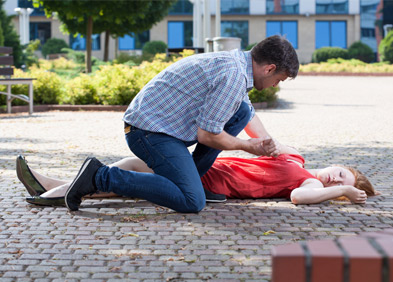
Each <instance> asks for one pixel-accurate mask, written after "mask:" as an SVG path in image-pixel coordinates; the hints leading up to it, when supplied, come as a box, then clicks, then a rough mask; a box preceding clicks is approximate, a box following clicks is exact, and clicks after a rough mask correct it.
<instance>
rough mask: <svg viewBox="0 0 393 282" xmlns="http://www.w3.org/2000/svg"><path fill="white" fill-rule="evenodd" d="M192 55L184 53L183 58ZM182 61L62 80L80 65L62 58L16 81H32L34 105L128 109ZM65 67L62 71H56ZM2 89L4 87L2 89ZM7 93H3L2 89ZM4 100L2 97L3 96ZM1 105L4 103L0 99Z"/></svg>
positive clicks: (272, 92)
mask: <svg viewBox="0 0 393 282" xmlns="http://www.w3.org/2000/svg"><path fill="white" fill-rule="evenodd" d="M192 53H193V52H192V51H190V50H185V51H184V52H182V53H181V56H182V57H186V56H189V55H191V54H192ZM179 59H181V58H177V57H174V58H173V61H170V62H168V61H167V58H166V55H165V54H157V55H156V56H155V57H154V60H153V61H152V62H148V61H145V62H143V63H142V64H141V65H139V66H129V65H127V64H114V65H102V66H100V67H99V68H98V70H97V71H95V72H93V73H91V74H79V75H78V76H76V77H73V76H67V75H65V76H60V75H59V73H62V72H66V71H71V70H70V69H71V68H72V67H73V66H75V67H76V68H78V65H75V63H72V62H71V61H67V60H66V59H65V58H59V59H57V60H53V61H47V60H40V62H39V65H40V66H41V68H39V67H36V66H34V67H31V68H30V70H29V72H23V71H22V70H19V69H16V70H15V77H33V78H36V80H34V82H33V84H34V103H35V104H57V103H59V104H73V105H78V104H79V105H86V104H102V105H128V104H129V103H130V101H131V100H132V99H133V98H134V97H135V95H136V94H138V92H139V91H140V90H141V89H142V88H143V87H144V86H145V85H146V83H148V82H149V81H150V80H151V79H152V78H153V77H154V76H156V75H157V74H158V73H159V72H161V71H162V70H164V69H165V68H167V67H168V66H170V65H171V64H172V63H173V62H174V61H176V60H179ZM55 66H57V67H60V66H62V68H63V69H56V72H55V71H54V69H52V68H53V67H55ZM0 89H1V87H0ZM3 90H4V89H3ZM278 90H279V88H273V87H272V88H268V89H264V90H262V91H257V90H256V89H253V90H252V91H251V92H250V100H251V102H268V103H270V104H271V103H272V102H274V101H275V99H276V98H277V95H276V92H277V91H278ZM12 91H13V92H14V93H18V94H25V95H27V94H28V88H27V86H26V85H15V86H13V87H12ZM1 96H3V95H1ZM0 104H5V99H4V98H3V97H0ZM13 104H15V105H18V104H19V105H20V104H25V102H23V101H20V100H14V102H13Z"/></svg>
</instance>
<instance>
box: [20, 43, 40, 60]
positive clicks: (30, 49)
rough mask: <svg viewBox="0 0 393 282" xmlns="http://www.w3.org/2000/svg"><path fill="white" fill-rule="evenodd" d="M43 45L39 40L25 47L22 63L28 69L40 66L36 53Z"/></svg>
mask: <svg viewBox="0 0 393 282" xmlns="http://www.w3.org/2000/svg"><path fill="white" fill-rule="evenodd" d="M40 45H41V43H40V41H39V40H38V39H36V40H34V41H30V43H29V44H27V45H25V46H24V48H23V51H22V52H23V53H22V61H23V63H24V64H25V66H27V67H31V66H32V65H36V64H38V57H37V56H36V54H35V53H34V52H35V51H37V50H38V48H39V47H40Z"/></svg>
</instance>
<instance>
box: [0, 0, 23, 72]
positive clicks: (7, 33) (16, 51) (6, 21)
mask: <svg viewBox="0 0 393 282" xmlns="http://www.w3.org/2000/svg"><path fill="white" fill-rule="evenodd" d="M4 2H5V0H0V26H1V29H2V30H3V44H4V46H7V47H12V49H13V56H14V65H15V66H17V67H20V66H21V65H22V46H21V45H20V41H19V36H18V34H17V33H16V31H15V29H14V25H13V24H12V23H11V20H12V16H8V15H7V14H6V13H5V11H4V10H3V4H4Z"/></svg>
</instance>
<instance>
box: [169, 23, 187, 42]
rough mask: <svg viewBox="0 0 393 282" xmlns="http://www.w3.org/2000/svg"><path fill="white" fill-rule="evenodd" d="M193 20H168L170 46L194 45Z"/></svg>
mask: <svg viewBox="0 0 393 282" xmlns="http://www.w3.org/2000/svg"><path fill="white" fill-rule="evenodd" d="M192 32H193V30H192V22H191V21H184V22H168V48H182V47H192V46H193V44H192Z"/></svg>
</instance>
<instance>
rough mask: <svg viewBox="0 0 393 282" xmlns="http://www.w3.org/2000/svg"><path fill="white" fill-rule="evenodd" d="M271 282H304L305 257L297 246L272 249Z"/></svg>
mask: <svg viewBox="0 0 393 282" xmlns="http://www.w3.org/2000/svg"><path fill="white" fill-rule="evenodd" d="M272 268H273V270H272V282H288V281H291V282H304V281H305V279H306V267H305V255H304V251H303V248H302V247H301V246H300V245H299V244H289V245H281V246H274V247H273V248H272Z"/></svg>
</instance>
